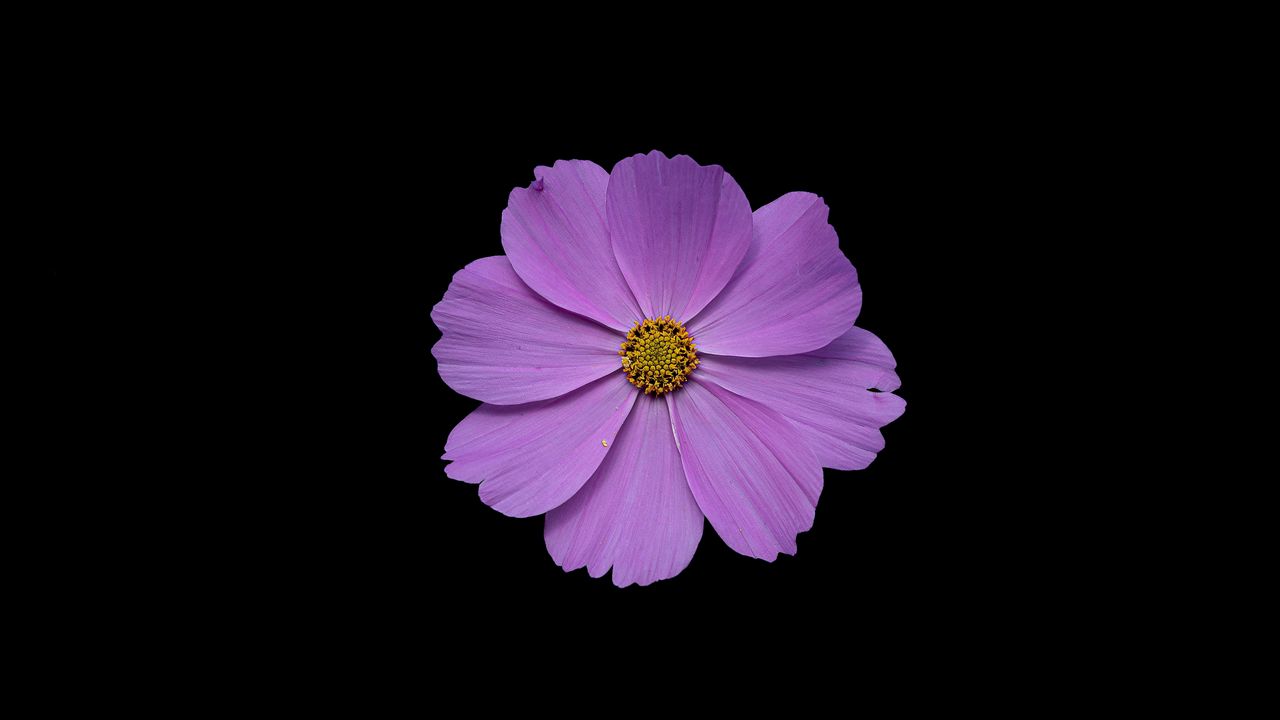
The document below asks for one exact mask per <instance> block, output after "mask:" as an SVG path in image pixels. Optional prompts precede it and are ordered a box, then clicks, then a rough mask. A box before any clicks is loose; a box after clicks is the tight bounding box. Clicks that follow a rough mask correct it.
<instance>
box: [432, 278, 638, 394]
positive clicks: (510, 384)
mask: <svg viewBox="0 0 1280 720" xmlns="http://www.w3.org/2000/svg"><path fill="white" fill-rule="evenodd" d="M431 319H432V320H434V321H435V323H436V326H437V327H439V328H440V331H441V333H442V334H443V336H442V337H441V338H440V341H439V342H437V343H436V344H435V347H433V348H431V354H432V355H435V357H436V363H437V365H438V366H439V368H440V377H441V378H442V379H444V381H445V383H447V384H448V385H449V387H451V388H453V389H454V390H456V391H458V392H460V393H462V394H463V395H467V396H469V397H473V398H475V399H477V400H483V401H484V402H487V403H494V404H497V405H515V404H517V403H527V402H533V401H535V400H545V399H547V398H552V397H556V396H557V395H563V394H564V393H566V392H568V391H570V390H573V389H574V388H578V387H582V386H583V385H585V384H587V383H589V382H591V381H592V380H595V379H596V378H598V377H602V376H604V375H606V374H608V373H610V372H613V371H614V370H617V369H619V367H620V363H619V360H618V345H619V343H620V342H621V337H620V336H619V335H618V333H616V332H614V331H613V330H609V329H608V328H605V327H602V326H600V325H598V324H596V323H594V322H591V321H590V320H587V319H585V318H582V317H579V316H577V315H574V314H572V313H569V312H566V311H564V310H561V309H560V308H558V307H556V306H555V305H552V304H551V303H549V302H547V301H546V300H543V299H542V297H540V296H539V295H538V294H537V293H535V292H534V291H532V290H530V289H529V287H528V286H527V285H525V284H524V282H523V281H521V280H520V278H519V276H517V275H516V273H515V271H514V270H512V269H511V263H509V262H507V259H506V258H505V257H502V256H498V257H487V258H480V259H479V260H476V261H475V262H473V263H471V264H470V265H468V266H466V267H465V268H463V269H461V270H459V271H458V273H457V274H455V275H454V276H453V282H452V283H451V284H450V285H449V290H448V291H447V292H445V294H444V299H443V300H441V301H440V302H439V303H438V304H437V305H436V306H435V307H434V308H432V310H431Z"/></svg>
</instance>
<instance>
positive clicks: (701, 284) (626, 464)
mask: <svg viewBox="0 0 1280 720" xmlns="http://www.w3.org/2000/svg"><path fill="white" fill-rule="evenodd" d="M534 176H535V180H534V182H533V183H531V184H530V185H529V187H527V188H517V189H515V190H513V191H512V192H511V196H510V198H509V200H508V206H507V209H506V210H505V211H504V212H503V214H502V245H503V249H504V250H505V251H506V255H505V256H498V257H489V258H481V259H480V260H476V261H475V262H473V263H471V264H470V265H467V266H466V267H465V268H463V269H462V270H461V271H459V272H458V273H457V274H456V275H455V276H454V278H453V282H452V284H451V285H450V286H449V289H448V291H447V292H446V293H445V296H444V299H443V300H441V301H440V303H439V304H437V305H436V306H435V308H434V309H433V310H432V312H431V317H432V319H433V320H434V321H435V323H436V325H437V326H439V328H440V330H441V333H442V337H441V339H440V341H439V342H438V343H436V345H435V347H434V348H432V354H433V355H434V356H435V358H436V360H437V363H438V366H439V370H440V376H441V377H442V378H443V379H444V381H445V382H446V383H447V384H448V385H449V386H450V387H452V388H453V389H454V390H456V391H458V392H460V393H462V394H464V395H467V396H469V397H472V398H475V399H477V400H480V401H482V402H483V403H484V404H482V405H481V406H480V407H479V408H478V409H477V410H476V411H475V412H473V413H471V414H470V415H468V416H467V417H466V418H465V419H463V421H462V422H461V423H459V424H458V426H457V427H456V428H454V430H453V432H452V433H450V435H449V440H448V442H447V443H446V445H445V454H444V459H445V460H448V461H449V464H448V465H447V467H446V469H445V472H446V474H448V476H449V477H451V478H453V479H455V480H461V481H463V482H469V483H478V484H479V485H480V498H481V500H483V501H484V502H485V503H487V504H489V505H490V506H492V507H493V508H495V509H496V510H498V511H500V512H502V513H504V514H507V515H511V516H515V517H528V516H532V515H541V514H545V515H546V526H545V531H544V536H545V539H546V544H547V549H548V550H549V551H550V553H551V556H552V558H554V560H555V561H556V563H557V564H559V565H561V566H562V567H563V568H564V569H565V570H573V569H576V568H580V567H586V568H587V570H588V572H589V573H590V574H591V575H592V576H593V577H600V576H602V575H604V573H606V572H608V571H609V569H610V568H612V569H613V582H614V584H616V585H618V586H619V587H624V586H626V585H629V584H632V583H639V584H641V585H647V584H649V583H651V582H653V581H655V580H661V579H665V578H670V577H673V576H675V575H676V574H678V573H679V572H680V571H681V570H683V569H684V568H685V567H686V566H687V565H688V564H689V561H690V560H691V559H692V557H693V554H694V551H695V550H696V549H697V546H698V542H699V541H700V540H701V537H702V528H703V518H706V519H707V520H708V521H710V523H711V526H712V527H713V528H714V529H715V531H716V533H717V534H718V535H719V536H720V537H721V538H722V539H723V540H724V541H725V543H727V544H728V545H729V546H730V547H732V548H733V549H734V550H737V551H738V552H740V553H742V554H744V555H749V556H752V557H758V558H762V559H764V560H768V561H772V560H774V559H775V558H776V557H777V555H778V553H788V554H794V553H795V552H796V536H797V535H798V534H799V533H801V532H804V531H805V530H808V529H809V528H810V527H811V526H812V524H813V518H814V509H815V507H816V506H817V503H818V496H819V494H820V493H821V492H822V468H823V467H830V468H836V469H841V470H856V469H861V468H865V467H866V466H867V465H868V464H870V462H871V461H872V460H873V459H874V458H875V455H876V453H877V452H879V451H880V450H881V449H883V447H884V438H883V436H882V435H881V434H880V430H879V429H880V427H882V426H883V425H885V424H886V423H889V422H891V421H893V420H894V419H896V418H897V417H898V416H899V415H901V414H902V411H903V409H904V407H905V402H904V401H903V400H902V399H901V398H899V397H898V396H896V395H894V394H892V392H891V391H892V390H895V389H896V388H897V387H898V386H899V381H898V376H897V374H896V373H895V372H894V367H895V363H894V359H893V355H892V354H890V352H889V350H888V348H886V347H885V345H884V343H882V342H881V341H880V340H879V339H878V338H876V336H874V335H872V334H871V333H869V332H867V331H866V330H863V329H860V328H856V327H854V326H853V323H854V320H855V319H856V318H857V315H858V310H859V308H860V307H861V305H862V291H861V289H860V288H859V286H858V277H857V273H856V272H855V271H854V269H853V266H852V265H851V264H850V263H849V260H848V259H847V258H846V257H845V256H844V254H843V253H842V252H841V251H840V247H839V243H838V240H837V237H836V233H835V230H834V229H832V227H831V226H830V225H829V224H828V223H827V207H826V205H825V204H824V203H823V201H822V199H821V198H819V197H817V196H816V195H812V194H809V193H790V194H787V195H784V196H782V197H781V198H778V199H777V200H775V201H773V202H772V203H769V204H768V205H765V206H763V207H761V208H760V209H758V210H756V211H755V212H754V213H753V212H752V211H751V208H750V206H749V205H748V204H747V198H746V196H745V195H744V194H743V192H742V189H741V188H739V187H738V184H737V183H736V182H734V180H733V178H732V177H730V176H729V175H728V174H727V173H725V172H724V170H723V169H722V168H720V167H718V166H714V165H712V166H706V167H704V166H701V165H698V164H697V163H695V162H694V161H693V160H692V159H691V158H689V157H686V156H683V155H681V156H676V157H674V158H668V157H666V156H665V155H663V154H662V153H659V152H652V153H649V154H648V155H636V156H634V157H630V158H626V159H624V160H622V161H621V162H619V163H618V164H617V165H615V166H614V168H613V170H612V171H611V172H605V171H604V169H602V168H601V167H600V166H598V165H595V164H594V163H590V162H584V161H580V160H573V161H563V160H562V161H559V162H557V163H556V164H555V165H554V166H553V167H549V168H548V167H539V168H536V169H535V170H534Z"/></svg>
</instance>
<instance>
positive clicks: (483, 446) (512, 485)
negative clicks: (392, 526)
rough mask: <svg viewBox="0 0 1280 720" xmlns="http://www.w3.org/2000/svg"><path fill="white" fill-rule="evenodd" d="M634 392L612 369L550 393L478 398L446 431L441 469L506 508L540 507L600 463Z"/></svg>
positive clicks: (568, 493) (529, 510) (535, 511)
mask: <svg viewBox="0 0 1280 720" xmlns="http://www.w3.org/2000/svg"><path fill="white" fill-rule="evenodd" d="M636 395H637V393H636V391H635V388H633V387H631V385H629V384H627V379H626V376H624V375H623V374H622V373H617V374H614V375H611V376H609V377H607V378H601V379H600V380H597V381H595V382H593V383H591V384H590V385H588V386H586V387H584V388H580V389H578V390H574V391H573V392H571V393H569V394H567V395H564V396H561V397H558V398H555V399H554V400H544V401H542V402H534V403H527V404H525V405H481V406H480V407H479V408H477V409H476V411H475V412H473V413H471V414H470V415H468V416H466V417H465V418H463V420H462V422H460V423H458V426H457V427H455V428H454V429H453V432H451V433H449V440H448V442H446V443H445V446H444V449H445V453H444V459H445V460H449V461H451V462H450V464H449V465H447V466H445V474H446V475H448V476H449V477H451V478H453V479H454V480H461V481H463V482H468V483H481V484H480V499H481V500H483V501H484V502H485V504H487V505H490V506H492V507H493V509H495V510H497V511H498V512H501V513H502V514H504V515H510V516H512V517H529V516H531V515H541V514H542V513H545V512H547V511H548V510H551V509H552V508H555V507H558V506H559V505H560V504H561V503H563V502H564V501H565V500H568V499H569V498H571V497H573V495H574V493H576V492H578V490H579V489H580V488H581V487H582V485H583V483H585V482H586V481H587V479H588V478H590V477H591V474H592V473H594V472H595V471H596V468H597V467H599V466H600V462H601V461H602V460H604V458H605V456H606V455H608V454H609V450H610V448H611V447H612V446H613V445H614V438H615V436H616V435H617V433H618V428H620V427H621V426H622V423H623V421H624V420H626V418H627V414H628V413H630V412H631V405H632V403H634V402H635V399H636ZM606 443H607V445H606Z"/></svg>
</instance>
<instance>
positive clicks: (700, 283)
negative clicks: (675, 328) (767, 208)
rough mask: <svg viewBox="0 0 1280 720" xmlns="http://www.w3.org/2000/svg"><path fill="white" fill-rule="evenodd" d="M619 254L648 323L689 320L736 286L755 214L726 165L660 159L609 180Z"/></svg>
mask: <svg viewBox="0 0 1280 720" xmlns="http://www.w3.org/2000/svg"><path fill="white" fill-rule="evenodd" d="M606 210H607V215H608V218H609V234H610V236H611V239H612V242H613V252H614V254H615V255H616V256H617V258H618V265H619V266H620V267H621V268H622V274H623V276H625V277H626V279H627V283H628V284H629V285H630V286H631V289H632V290H633V291H635V297H636V300H638V301H639V302H640V309H641V310H643V311H644V313H645V316H646V317H651V318H653V317H659V316H662V315H672V316H674V317H675V319H677V320H681V321H683V320H687V319H688V318H691V317H693V316H694V315H695V314H697V312H698V311H699V310H701V309H702V308H703V307H705V306H706V304H707V303H708V302H710V301H711V299H712V298H714V297H715V296H716V293H718V292H720V290H721V289H722V288H723V287H724V286H725V283H727V282H729V278H730V277H732V276H733V271H734V270H735V269H736V268H737V267H738V264H739V263H740V262H741V261H742V257H743V255H745V254H746V252H747V247H748V246H749V245H750V244H751V206H750V205H748V204H747V196H746V195H744V194H743V193H742V188H740V187H738V183H736V182H734V180H733V178H732V177H730V176H729V175H728V173H726V172H725V171H724V169H723V168H721V167H720V166H719V165H710V166H707V167H703V166H701V165H699V164H697V163H696V162H694V161H693V159H692V158H690V157H688V156H685V155H677V156H676V157H674V158H671V159H667V156H666V155H663V154H662V153H660V152H658V151H656V150H655V151H653V152H651V153H649V154H648V155H635V156H632V157H629V158H626V159H624V160H622V161H621V162H619V163H618V164H617V165H615V166H614V167H613V171H612V172H611V173H610V174H609V192H608V199H607V201H606Z"/></svg>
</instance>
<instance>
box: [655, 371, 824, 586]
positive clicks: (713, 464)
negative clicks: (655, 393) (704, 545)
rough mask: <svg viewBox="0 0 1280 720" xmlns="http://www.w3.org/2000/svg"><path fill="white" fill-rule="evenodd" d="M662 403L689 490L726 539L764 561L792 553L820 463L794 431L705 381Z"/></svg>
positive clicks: (812, 501)
mask: <svg viewBox="0 0 1280 720" xmlns="http://www.w3.org/2000/svg"><path fill="white" fill-rule="evenodd" d="M694 378H695V380H697V376H696V375H695V376H694ZM667 404H668V406H669V407H670V408H671V418H672V420H673V426H674V427H675V431H676V441H677V442H678V443H679V447H680V457H681V459H682V460H683V464H684V472H685V477H687V478H688V480H689V488H690V489H691V490H692V491H693V497H694V498H695V499H697V501H698V507H699V508H701V510H702V512H703V514H705V515H706V516H707V519H708V520H710V521H711V526H712V527H714V528H715V529H716V532H717V533H719V534H720V537H721V538H722V539H723V540H724V541H725V543H727V544H728V545H729V547H731V548H733V549H734V550H737V551H738V552H740V553H742V554H743V555H750V556H752V557H758V558H762V559H764V560H768V561H770V562H772V561H773V560H774V559H775V558H776V557H777V556H778V553H779V552H783V553H787V554H790V555H794V554H795V552H796V535H797V534H799V533H802V532H804V531H805V530H808V529H809V528H810V527H812V526H813V513H814V508H815V507H816V506H817V504H818V495H819V494H821V492H822V466H821V465H819V464H818V460H817V459H816V458H815V457H814V456H813V452H812V451H810V450H809V447H808V445H806V444H805V442H804V440H803V439H802V438H801V436H800V433H799V432H798V431H797V430H796V429H795V428H794V427H792V426H791V424H790V423H789V422H788V421H787V420H786V419H785V418H783V417H782V416H781V415H779V414H778V413H776V412H774V411H773V410H770V409H769V408H767V407H765V406H764V405H761V404H760V403H757V402H754V401H752V400H747V399H746V398H742V397H738V396H737V395H734V394H733V393H731V392H728V391H726V390H724V389H722V388H719V387H716V386H715V385H712V384H711V383H704V382H701V381H697V382H691V383H688V384H686V385H685V386H684V388H683V389H682V390H681V391H679V392H676V393H672V394H670V395H668V396H667Z"/></svg>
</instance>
